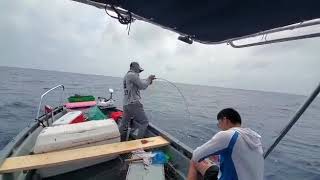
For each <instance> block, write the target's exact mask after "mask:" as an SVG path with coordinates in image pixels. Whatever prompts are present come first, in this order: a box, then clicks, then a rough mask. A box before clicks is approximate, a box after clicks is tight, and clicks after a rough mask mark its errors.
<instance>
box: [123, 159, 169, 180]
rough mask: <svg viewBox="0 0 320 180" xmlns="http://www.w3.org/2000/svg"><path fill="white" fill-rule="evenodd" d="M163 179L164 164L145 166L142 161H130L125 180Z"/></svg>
mask: <svg viewBox="0 0 320 180" xmlns="http://www.w3.org/2000/svg"><path fill="white" fill-rule="evenodd" d="M141 179H143V180H165V173H164V165H163V164H151V165H149V166H148V167H147V168H145V167H144V164H143V162H133V163H130V165H129V168H128V172H127V177H126V180H141Z"/></svg>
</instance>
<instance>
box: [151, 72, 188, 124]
mask: <svg viewBox="0 0 320 180" xmlns="http://www.w3.org/2000/svg"><path fill="white" fill-rule="evenodd" d="M155 79H157V80H161V81H165V82H167V83H169V84H170V85H172V86H173V87H175V88H176V89H177V90H178V92H179V94H180V96H181V97H182V99H183V101H184V104H185V106H186V112H187V114H188V118H189V120H191V113H190V111H189V105H188V103H187V100H186V98H185V97H184V95H183V94H182V92H181V90H180V89H179V88H178V87H177V86H176V85H175V84H174V83H173V82H171V81H169V80H167V79H164V78H158V77H157V78H155Z"/></svg>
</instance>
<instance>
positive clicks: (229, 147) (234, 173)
mask: <svg viewBox="0 0 320 180" xmlns="http://www.w3.org/2000/svg"><path fill="white" fill-rule="evenodd" d="M217 119H218V127H219V128H220V129H221V130H222V131H220V132H218V133H217V134H215V135H214V136H213V137H212V139H210V140H209V141H208V142H206V143H205V144H203V145H202V146H200V147H198V148H196V150H194V152H193V156H192V160H191V161H190V168H189V174H188V179H189V180H195V179H197V172H201V171H200V169H208V170H210V171H213V170H214V168H208V167H204V166H206V164H205V163H201V161H203V160H204V159H206V158H208V157H209V156H213V155H219V157H220V158H219V159H220V173H221V176H220V178H219V180H251V179H252V180H263V173H264V159H263V150H262V144H261V136H260V135H259V134H258V133H256V132H254V131H253V130H251V129H249V128H242V127H241V117H240V115H239V113H238V112H237V111H235V110H234V109H232V108H227V109H223V110H221V111H220V112H219V113H218V115H217ZM203 174H212V175H214V176H215V177H214V176H212V177H211V178H208V177H205V178H207V179H216V178H217V174H218V172H216V173H214V172H211V173H203Z"/></svg>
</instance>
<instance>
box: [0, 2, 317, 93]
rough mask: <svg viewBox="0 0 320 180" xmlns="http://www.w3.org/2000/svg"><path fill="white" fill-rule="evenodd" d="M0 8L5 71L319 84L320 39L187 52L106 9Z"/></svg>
mask: <svg viewBox="0 0 320 180" xmlns="http://www.w3.org/2000/svg"><path fill="white" fill-rule="evenodd" d="M0 8H1V11H0V13H1V16H0V22H1V24H0V30H1V33H0V39H1V42H0V52H1V60H0V65H6V66H18V67H28V68H39V69H50V70H60V71H69V72H78V73H87V74H103V75H108V76H117V77H122V76H123V75H124V73H125V72H126V71H127V69H128V65H129V63H130V61H131V60H135V61H139V62H140V63H141V65H142V66H143V67H144V68H145V72H144V73H143V76H147V75H148V74H150V73H152V74H156V75H157V76H159V77H163V78H166V79H169V80H171V81H175V82H184V83H192V84H202V85H213V86H224V87H233V88H242V89H257V90H267V91H280V92H289V93H298V94H307V93H308V92H310V91H311V90H312V88H314V87H315V85H316V84H317V83H319V79H320V71H319V70H318V69H319V65H320V61H318V58H317V57H318V55H317V54H318V46H319V42H320V41H319V39H312V40H304V41H296V42H290V43H279V44H275V45H268V46H261V47H255V48H246V49H233V48H231V47H230V46H227V45H225V44H223V45H211V46H210V45H203V44H199V43H194V44H192V45H189V44H185V43H183V42H181V41H178V40H177V34H175V33H173V32H170V31H168V30H165V29H162V28H159V27H156V26H154V25H150V24H147V23H144V22H139V21H136V22H135V23H133V24H132V26H131V31H130V35H129V36H128V35H127V30H126V26H123V25H120V24H119V23H118V22H117V21H116V20H114V19H112V18H109V17H107V15H106V14H105V13H104V11H103V10H99V9H97V8H94V7H90V6H87V5H83V4H80V3H76V2H72V1H68V0H61V1H49V0H42V1H40V0H29V1H18V0H13V1H2V2H0ZM289 33H292V32H289ZM287 34H288V33H287Z"/></svg>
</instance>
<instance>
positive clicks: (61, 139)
mask: <svg viewBox="0 0 320 180" xmlns="http://www.w3.org/2000/svg"><path fill="white" fill-rule="evenodd" d="M102 141H108V142H109V143H110V141H111V142H120V133H119V129H118V126H117V124H116V123H115V122H114V121H113V120H111V119H107V120H98V121H87V122H83V123H76V124H65V125H60V126H53V127H46V128H44V129H43V130H42V131H41V133H40V134H39V136H38V139H37V141H36V144H35V146H34V150H33V152H34V153H35V154H37V153H44V152H50V151H57V150H62V149H70V148H72V147H79V146H83V145H85V146H90V145H91V144H92V143H99V142H102ZM99 144H103V143H99Z"/></svg>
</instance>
